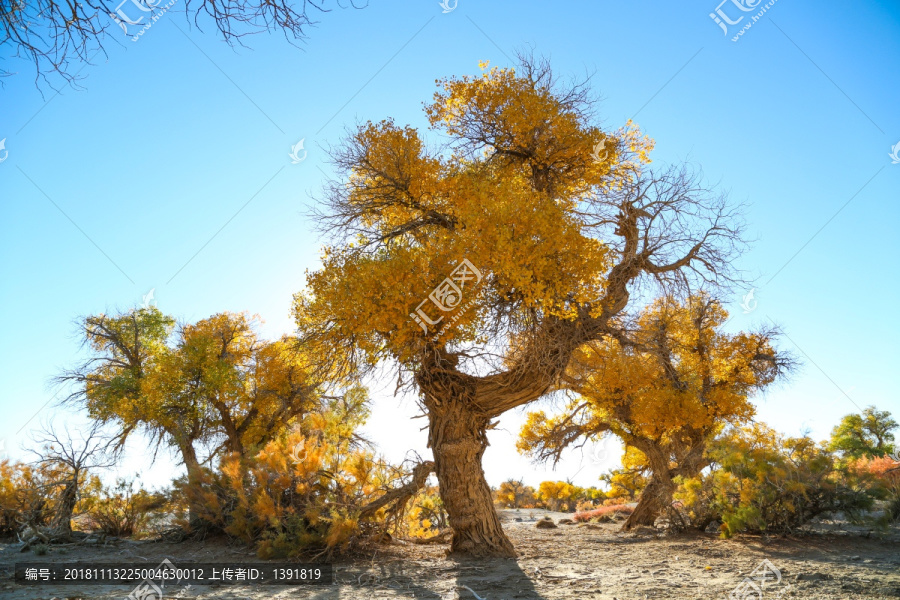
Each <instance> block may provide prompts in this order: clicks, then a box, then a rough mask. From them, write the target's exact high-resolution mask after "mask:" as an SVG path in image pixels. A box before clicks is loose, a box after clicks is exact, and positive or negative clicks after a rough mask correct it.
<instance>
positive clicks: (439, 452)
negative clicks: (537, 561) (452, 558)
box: [428, 399, 516, 557]
mask: <svg viewBox="0 0 900 600" xmlns="http://www.w3.org/2000/svg"><path fill="white" fill-rule="evenodd" d="M429 404H430V405H431V406H430V408H431V410H430V411H429V421H430V427H429V434H428V441H429V445H430V446H431V449H432V452H433V453H434V467H435V472H436V473H437V478H438V483H439V484H440V493H441V500H442V501H443V502H444V507H445V508H446V509H447V515H448V516H449V519H450V527H451V528H452V529H453V539H452V541H451V544H450V553H451V554H457V555H465V556H477V557H485V556H502V557H514V556H515V555H516V551H515V549H514V548H513V545H512V542H510V541H509V538H507V537H506V534H505V533H504V532H503V528H502V527H501V525H500V518H499V517H498V516H497V511H496V510H495V509H494V499H493V497H492V495H491V489H490V487H489V486H488V484H487V481H486V480H485V478H484V470H483V469H482V468H481V458H482V456H483V455H484V451H485V448H487V445H488V441H487V426H488V423H489V418H487V417H485V416H483V415H480V414H478V413H476V412H473V411H472V410H470V409H468V408H467V407H466V406H465V405H464V404H463V403H462V402H460V401H459V400H458V399H448V400H444V401H441V402H434V401H432V402H429Z"/></svg>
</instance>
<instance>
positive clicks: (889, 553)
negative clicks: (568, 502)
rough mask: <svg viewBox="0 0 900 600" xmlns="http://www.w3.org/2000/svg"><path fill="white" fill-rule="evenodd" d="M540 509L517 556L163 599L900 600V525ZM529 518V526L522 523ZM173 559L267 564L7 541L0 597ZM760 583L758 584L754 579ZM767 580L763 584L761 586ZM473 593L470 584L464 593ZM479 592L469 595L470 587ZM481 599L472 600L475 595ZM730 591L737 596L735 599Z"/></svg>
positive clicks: (366, 563)
mask: <svg viewBox="0 0 900 600" xmlns="http://www.w3.org/2000/svg"><path fill="white" fill-rule="evenodd" d="M547 514H549V515H550V516H551V517H553V518H554V519H556V520H558V519H559V518H563V517H566V516H569V515H564V514H559V513H547V512H546V511H541V510H534V511H530V510H522V511H513V510H507V511H501V516H502V518H503V521H504V526H505V528H506V531H507V533H508V534H509V536H510V538H511V539H512V541H513V543H514V544H515V547H516V549H517V550H518V552H519V558H518V559H516V560H511V559H506V560H484V561H475V560H471V561H455V560H449V559H447V558H446V557H445V556H444V554H445V551H446V546H440V545H427V546H423V545H412V544H408V543H404V542H398V541H393V542H391V543H389V544H384V545H381V546H379V547H378V550H377V551H376V552H375V553H374V554H373V555H372V556H369V557H366V558H357V559H354V560H344V561H341V562H337V563H335V583H334V584H333V585H330V586H321V587H312V586H303V587H300V586H296V587H287V586H247V587H235V586H226V585H222V586H203V587H193V588H191V589H188V590H184V589H183V588H182V587H181V586H177V587H168V588H166V592H167V595H166V596H165V597H166V598H172V597H174V598H182V599H195V598H199V599H203V600H206V599H213V598H215V599H223V600H224V599H229V600H237V599H252V600H263V599H266V600H268V599H279V600H287V599H294V598H297V599H300V598H303V599H309V600H331V599H343V600H374V599H377V598H425V599H432V600H457V599H459V600H476V596H475V595H474V594H477V595H478V597H480V598H482V599H487V600H511V599H524V600H540V599H546V600H612V599H618V600H631V599H644V598H652V599H655V598H660V599H667V600H668V599H682V598H683V599H688V598H719V599H723V598H733V599H735V600H738V599H740V600H775V599H777V598H804V599H807V598H809V599H821V598H840V599H848V600H850V599H853V600H857V599H863V598H865V599H874V598H900V528H894V529H893V530H892V531H890V532H889V533H887V534H882V535H875V534H871V535H869V536H868V537H866V531H865V530H859V529H855V530H850V528H848V527H845V526H841V525H840V524H830V525H829V524H825V525H821V526H819V527H818V528H817V529H818V531H817V532H815V533H812V534H808V535H803V536H796V537H789V538H780V537H772V538H764V537H749V536H745V537H741V538H739V539H732V540H720V539H718V538H717V537H716V536H715V535H705V534H704V535H701V534H693V535H678V536H661V535H659V534H658V533H657V532H656V531H655V530H643V531H639V532H637V533H634V534H621V533H618V527H619V526H618V525H617V524H612V523H611V524H603V525H581V526H579V525H560V526H559V527H558V528H556V529H538V528H536V527H535V522H536V521H537V520H538V519H540V518H542V517H543V516H545V515H547ZM517 519H521V520H517ZM164 558H169V559H170V560H172V561H173V562H175V563H176V564H177V562H178V560H179V559H180V560H190V561H195V562H214V561H221V560H228V561H232V562H238V561H241V562H261V561H260V560H259V559H257V558H256V556H255V555H254V554H253V553H252V552H251V551H249V550H247V549H246V548H243V547H240V546H232V545H228V544H227V543H225V542H221V541H216V542H206V543H182V544H173V543H166V542H143V543H135V542H121V541H118V542H114V543H110V544H108V545H107V546H106V547H100V548H63V549H57V550H53V551H52V552H51V553H50V554H48V555H45V556H34V555H33V554H31V553H20V552H19V546H18V545H14V544H10V545H0V598H3V599H9V600H26V599H27V600H36V599H41V600H50V599H52V598H57V599H59V600H62V599H76V598H91V599H97V600H100V599H103V600H112V599H123V598H125V597H126V596H127V595H128V594H129V593H130V591H131V589H133V586H127V587H118V588H116V587H105V586H96V585H95V586H90V587H85V586H78V587H75V586H58V585H57V586H48V587H25V586H21V585H17V584H15V583H14V582H13V581H12V577H13V565H14V564H15V563H16V562H17V561H18V562H25V561H59V562H71V561H95V562H96V561H104V562H139V563H147V565H148V566H155V565H157V564H159V562H160V561H161V560H162V559H164ZM763 559H767V560H769V561H770V562H771V563H772V564H773V565H774V566H775V567H776V568H777V569H778V570H779V571H780V582H778V583H775V576H774V575H772V574H770V575H769V584H768V586H767V587H764V588H763V590H762V595H759V594H758V593H757V592H755V591H752V588H746V589H743V590H742V589H740V588H739V586H740V585H741V583H742V581H744V579H745V578H746V577H748V576H749V575H751V572H753V571H754V570H755V569H756V568H757V566H758V565H759V564H760V563H761V562H762V561H763ZM757 581H758V580H757ZM757 585H758V583H757ZM466 588H469V589H466ZM470 590H471V591H470ZM473 592H474V594H473ZM732 594H733V595H732Z"/></svg>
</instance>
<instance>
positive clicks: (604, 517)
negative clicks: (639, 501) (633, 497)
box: [572, 504, 634, 523]
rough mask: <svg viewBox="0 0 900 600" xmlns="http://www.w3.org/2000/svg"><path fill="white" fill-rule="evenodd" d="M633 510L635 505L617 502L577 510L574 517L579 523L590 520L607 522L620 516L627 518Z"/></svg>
mask: <svg viewBox="0 0 900 600" xmlns="http://www.w3.org/2000/svg"><path fill="white" fill-rule="evenodd" d="M633 512H634V507H633V506H626V505H623V504H615V505H609V506H601V507H599V508H595V509H594V510H589V511H585V512H576V513H575V516H574V517H572V518H573V519H574V520H575V521H576V522H578V523H587V522H589V521H593V522H600V523H605V522H608V521H612V520H613V519H615V518H618V517H621V518H627V517H628V516H629V515H631V513H633Z"/></svg>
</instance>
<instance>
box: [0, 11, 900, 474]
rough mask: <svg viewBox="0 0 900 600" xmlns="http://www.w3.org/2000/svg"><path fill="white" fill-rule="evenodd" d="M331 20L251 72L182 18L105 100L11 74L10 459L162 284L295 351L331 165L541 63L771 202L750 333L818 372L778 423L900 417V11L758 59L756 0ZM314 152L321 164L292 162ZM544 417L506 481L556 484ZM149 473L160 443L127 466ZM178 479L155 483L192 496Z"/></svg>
mask: <svg viewBox="0 0 900 600" xmlns="http://www.w3.org/2000/svg"><path fill="white" fill-rule="evenodd" d="M751 3H752V2H751ZM327 4H328V5H331V6H335V10H334V11H333V12H331V13H329V14H327V15H323V16H322V18H321V23H320V25H319V26H318V27H316V28H314V29H310V30H309V35H310V38H309V40H308V41H307V42H306V43H305V44H304V45H303V48H302V49H297V48H295V47H292V46H291V45H289V44H288V43H286V42H285V41H284V39H283V37H281V36H280V35H278V34H276V35H265V34H264V35H258V36H255V37H253V38H251V39H250V40H248V43H249V44H250V46H251V48H252V49H236V50H235V49H231V48H229V47H228V46H227V45H225V44H224V43H222V42H221V41H220V40H219V39H218V38H216V36H215V35H213V33H212V31H211V28H209V27H207V28H206V33H201V32H200V31H197V30H196V29H191V28H190V26H189V25H188V23H187V22H186V21H185V19H184V15H183V14H179V13H177V12H175V11H176V10H177V9H178V8H179V7H181V6H183V3H182V2H180V1H179V2H178V3H176V5H175V8H173V10H172V11H170V12H169V13H168V14H166V15H164V16H163V17H162V18H161V19H160V20H159V21H158V22H157V23H156V24H154V25H153V27H152V28H151V29H150V30H148V31H147V32H146V33H145V34H144V35H143V37H141V38H140V40H139V41H138V42H136V43H133V42H131V41H130V40H129V39H128V38H125V37H124V36H121V37H117V39H119V40H121V46H118V45H116V44H107V46H108V49H109V57H108V59H105V58H104V57H103V55H100V56H99V57H97V59H96V61H95V63H96V64H94V65H91V66H86V67H85V68H84V70H83V71H81V75H82V76H84V77H85V79H84V80H83V81H82V85H83V86H84V88H85V90H84V91H74V90H72V89H71V88H65V89H63V91H62V93H61V94H59V95H55V93H54V92H53V91H52V90H47V89H44V96H43V97H42V96H41V94H40V93H39V92H38V90H37V89H36V88H35V86H34V81H33V74H32V73H31V72H30V71H29V68H30V66H29V65H28V64H27V63H24V62H20V63H16V62H13V61H11V60H10V61H6V63H5V64H6V65H7V68H10V67H13V66H15V67H17V68H19V70H20V71H21V73H20V74H19V75H17V76H15V77H12V78H8V79H6V80H5V87H4V88H3V89H2V90H0V139H2V138H6V143H5V146H6V151H8V155H6V154H5V153H4V152H3V151H0V159H3V157H4V156H6V159H5V160H4V161H3V162H2V163H0V228H2V229H0V256H2V263H0V265H2V266H0V307H2V313H3V317H4V327H3V333H2V337H0V409H2V414H3V419H2V421H0V438H3V439H5V443H6V447H7V449H8V451H9V453H10V454H11V455H12V456H14V457H15V456H21V455H22V454H21V451H20V450H19V449H18V446H19V445H20V444H22V443H23V442H26V441H27V436H28V433H29V430H30V429H32V428H33V427H35V426H37V425H39V423H40V421H41V420H42V419H46V418H48V417H50V416H52V411H51V409H50V408H44V409H43V410H42V411H40V413H39V414H37V416H35V414H36V413H38V412H39V409H40V408H41V407H42V406H43V405H44V404H45V403H46V402H48V400H50V399H51V396H50V392H51V390H49V389H48V380H49V378H50V377H52V376H53V375H54V374H56V373H57V372H58V371H59V370H60V369H61V368H63V367H65V366H67V365H71V364H73V362H74V361H76V360H77V359H78V358H79V357H81V356H83V355H80V354H79V348H78V341H77V339H76V338H75V328H74V326H73V322H74V319H75V318H76V317H77V316H78V315H84V314H90V313H96V312H100V311H108V310H113V309H115V308H126V307H129V306H132V305H135V304H136V303H139V302H140V301H141V296H142V295H143V294H145V293H147V292H148V291H149V290H150V289H151V288H155V290H156V292H155V295H156V298H157V300H158V305H159V307H160V309H162V310H163V311H166V312H168V313H170V314H173V315H175V316H177V317H178V318H180V319H183V320H188V321H191V320H196V319H200V318H204V317H206V316H209V315H210V314H213V313H215V312H218V311H223V310H230V311H241V310H249V311H250V312H253V313H258V314H259V315H260V316H261V317H262V318H263V319H264V320H265V326H264V333H265V334H267V335H271V336H274V335H277V334H280V333H282V332H286V331H289V330H290V329H291V328H292V321H291V319H290V313H289V309H290V301H291V295H292V294H293V293H294V292H296V291H297V290H299V289H301V287H302V286H303V282H304V279H303V274H304V271H305V270H306V269H308V268H315V266H316V264H317V262H318V248H319V245H320V240H319V239H318V238H317V236H316V234H315V232H313V231H312V228H311V227H310V223H309V222H308V221H307V220H306V219H305V218H304V216H303V215H304V213H305V211H306V209H307V207H308V206H309V204H310V202H311V199H310V198H311V196H310V194H311V192H315V191H316V190H317V189H319V187H320V185H321V182H322V181H323V179H324V177H325V173H328V172H329V167H328V165H327V164H326V163H325V162H324V157H323V152H322V148H323V147H325V146H327V145H328V144H329V143H334V142H336V141H337V140H338V139H339V138H340V136H341V133H342V131H343V130H344V128H345V127H347V126H348V125H353V124H354V123H355V122H356V121H358V120H366V119H373V120H378V119H382V118H385V117H388V116H390V117H394V118H395V119H396V120H397V122H399V123H410V124H412V125H415V126H420V127H422V126H424V124H425V120H424V118H423V114H422V112H421V105H422V102H423V101H427V100H429V99H430V98H431V95H432V93H433V91H434V80H435V79H437V78H439V77H443V76H447V75H462V74H467V73H476V72H477V71H478V68H477V63H478V61H479V60H490V61H491V62H492V64H496V65H501V66H505V65H511V64H512V63H511V61H510V56H512V55H513V52H514V50H515V49H516V48H522V47H524V46H526V45H530V46H532V47H533V48H534V49H535V51H536V52H537V53H540V54H544V55H546V56H548V57H550V58H551V59H552V61H553V66H554V68H555V69H556V70H557V72H559V73H560V74H570V73H571V74H573V75H579V74H583V73H584V72H585V71H590V72H593V73H594V78H593V83H594V86H595V89H596V90H597V91H599V92H600V93H601V94H602V96H603V98H604V100H603V102H602V105H601V106H600V112H601V114H602V116H603V119H604V125H605V126H607V127H609V128H617V127H619V126H621V125H622V124H623V123H624V122H625V121H626V120H627V119H628V118H631V117H634V119H635V121H636V122H637V123H638V124H639V125H640V126H641V127H642V128H643V129H644V131H645V132H646V133H647V134H649V135H650V136H652V137H653V138H655V139H656V142H657V149H656V151H655V153H654V158H655V159H656V160H658V161H661V162H670V161H679V160H685V159H687V160H690V161H692V162H694V163H696V164H699V165H702V166H703V168H704V170H705V173H706V175H707V176H708V178H709V179H710V180H712V181H714V182H719V184H720V186H721V187H722V188H724V189H726V190H728V191H729V192H730V194H731V196H732V198H733V199H734V200H736V201H746V202H748V203H749V205H750V210H749V213H748V221H749V224H750V232H751V234H752V235H753V237H755V239H756V242H755V244H754V246H753V249H752V251H750V252H749V253H747V254H746V255H745V256H743V257H742V259H741V266H742V267H744V268H746V269H748V270H750V271H751V272H753V273H756V274H758V275H759V279H758V284H757V285H756V291H755V298H756V299H757V300H758V308H757V309H756V310H755V311H753V312H752V313H749V314H744V313H743V311H742V310H741V308H740V307H739V305H738V303H739V302H740V296H736V297H735V298H733V299H732V300H733V303H732V305H731V308H732V309H733V313H734V315H735V316H734V319H733V320H732V321H731V323H730V324H729V327H734V328H745V327H751V326H752V325H753V324H754V323H758V322H762V321H766V320H767V319H772V320H774V321H775V322H777V323H779V324H781V325H782V326H783V327H784V328H785V330H786V332H787V334H788V335H789V336H790V339H785V340H784V344H785V346H786V347H787V348H791V349H793V350H795V351H796V352H797V353H798V355H800V357H801V358H802V359H803V362H804V366H803V369H802V370H801V371H800V372H799V373H798V374H797V375H796V376H795V377H794V378H793V380H792V381H791V382H790V383H789V384H788V385H784V386H781V387H780V388H778V389H777V390H774V391H772V392H770V393H769V394H768V395H767V396H765V397H763V398H760V399H758V406H759V418H760V419H762V420H764V421H766V422H768V423H770V424H771V425H773V426H775V427H776V428H778V429H780V430H782V431H784V432H787V433H791V434H797V433H799V432H800V431H801V430H802V429H806V428H808V429H810V430H811V432H812V434H813V435H814V436H815V437H817V438H823V437H825V436H827V434H828V432H829V431H830V428H831V427H832V426H833V425H834V424H835V423H836V422H837V421H838V420H839V419H840V417H841V416H842V415H844V414H847V413H849V412H853V411H856V410H857V406H855V405H858V406H859V407H864V406H866V405H869V404H875V405H877V406H878V407H879V408H882V409H887V410H890V411H891V412H892V413H894V414H895V416H900V400H898V395H897V391H896V384H895V373H896V368H897V364H898V354H900V351H898V345H897V342H896V340H897V339H898V337H900V335H898V334H900V331H898V317H897V309H896V303H897V297H898V292H900V289H898V284H897V264H898V262H900V261H898V259H900V256H898V255H900V248H898V236H897V222H898V217H900V210H898V202H897V200H898V184H900V164H892V163H891V159H890V158H889V156H888V154H889V152H890V151H891V147H892V146H893V145H894V144H897V143H898V142H900V110H898V107H900V81H898V78H897V73H898V72H900V4H897V3H887V2H855V3H829V4H828V5H823V3H821V2H813V1H812V0H779V1H778V2H776V3H775V4H774V5H773V6H772V7H771V8H770V9H769V10H768V11H767V12H766V13H765V14H764V15H763V16H762V17H761V18H760V19H759V21H758V22H757V23H756V24H755V25H754V26H753V27H752V28H751V29H749V30H748V31H747V32H746V33H745V34H744V35H743V36H742V37H741V38H739V41H738V42H732V41H731V36H732V35H733V34H735V33H736V32H737V30H738V29H739V28H740V26H741V25H743V24H744V23H746V22H747V21H748V20H749V18H750V17H749V15H753V14H755V12H748V13H742V12H741V11H739V10H737V8H736V7H735V5H734V4H733V3H732V2H731V1H730V0H729V2H727V4H723V5H722V6H721V10H722V11H723V12H724V13H725V14H726V15H728V16H729V18H730V19H732V20H734V19H736V18H737V16H739V15H741V14H746V15H748V16H747V17H745V19H744V21H743V22H742V23H740V24H739V25H736V26H732V27H731V31H730V33H729V35H728V36H725V35H723V32H722V30H721V29H720V28H719V27H718V26H717V25H716V24H715V23H714V22H713V20H712V19H711V18H710V17H709V13H711V12H713V11H714V10H715V9H716V1H715V0H712V1H706V0H690V1H688V2H679V3H674V2H640V3H638V2H628V3H624V2H611V1H602V2H597V1H594V2H569V3H564V4H560V5H552V4H547V3H545V2H540V3H539V2H516V3H512V2H505V3H501V2H488V1H479V2H477V3H476V2H474V1H473V0H459V3H458V5H457V8H456V9H455V10H453V11H452V12H449V13H446V14H444V13H442V11H441V7H440V6H439V4H438V2H437V0H428V1H422V2H415V3H412V2H401V1H399V0H397V1H391V2H379V1H377V0H373V1H372V2H371V3H370V5H369V6H368V7H367V8H365V9H363V10H353V9H340V8H337V7H336V5H335V3H334V2H328V3H327ZM760 6H762V4H761V5H760ZM137 29H138V28H137V27H135V26H132V30H133V31H135V30H137ZM114 33H118V32H114ZM0 50H2V53H0V55H2V56H3V57H4V58H6V57H8V56H9V55H10V48H3V49H0ZM301 138H303V139H305V148H306V150H307V151H308V156H307V158H306V160H304V161H303V162H301V163H300V164H291V161H290V158H289V157H288V153H289V152H290V149H291V146H292V145H294V144H296V143H297V142H298V141H299V140H300V139H301ZM390 383H391V382H385V383H384V384H383V387H381V388H379V389H378V393H377V396H378V399H377V401H376V416H375V418H373V420H372V422H371V423H370V425H369V431H370V435H371V437H373V438H374V439H376V440H377V441H379V443H380V444H381V447H382V449H383V450H384V451H385V452H386V453H387V454H388V455H389V456H391V457H394V458H396V457H398V456H401V455H402V453H403V451H405V450H406V449H408V448H416V449H419V450H420V451H422V452H427V451H426V450H424V446H425V432H424V431H420V430H419V427H421V425H422V421H421V420H416V421H410V420H409V419H408V416H410V415H411V414H414V413H415V407H414V403H413V402H412V400H411V399H408V398H407V399H398V398H393V397H392V396H390V393H389V390H391V389H392V386H391V385H390ZM854 403H855V405H854ZM521 418H522V417H521V415H520V414H513V415H509V416H508V417H507V418H505V419H504V421H503V423H502V427H503V429H501V430H499V431H496V432H494V433H493V434H492V438H491V440H492V447H491V448H490V449H489V450H488V453H487V456H486V470H487V474H488V479H489V481H490V482H491V483H492V484H494V485H496V484H497V483H499V481H501V480H502V479H505V478H506V477H508V476H524V477H525V478H526V479H527V480H529V481H531V482H536V481H540V480H541V479H543V478H545V477H548V476H556V475H551V474H548V473H544V472H542V471H540V470H536V469H534V468H533V467H532V466H531V465H529V464H528V462H527V461H525V460H524V459H522V458H520V457H518V456H517V455H516V453H515V451H514V449H513V436H514V434H515V433H516V431H517V429H518V423H519V422H520V421H521ZM57 421H59V422H60V423H62V422H63V421H67V422H68V423H71V424H73V426H75V425H74V424H75V423H77V422H78V419H77V417H74V416H70V415H66V416H63V415H58V416H57ZM145 459H146V456H145V454H144V453H142V451H141V449H140V448H137V447H135V448H133V452H132V459H131V461H130V462H129V463H128V464H127V465H126V468H128V469H131V470H132V471H133V470H134V469H136V468H137V467H138V466H139V463H140V462H141V461H143V460H145ZM161 460H163V463H162V464H161V466H158V467H157V469H156V473H157V474H156V476H153V477H150V480H153V481H159V480H160V477H162V478H163V479H164V478H165V477H168V476H169V475H170V469H169V464H168V460H169V459H168V458H165V457H163V458H162V459H161ZM612 462H615V457H614V456H613V458H611V459H610V460H609V463H610V464H611V463H612ZM599 470H600V469H599V467H598V466H597V465H594V464H588V463H587V462H585V463H584V464H581V463H580V459H579V457H578V456H577V455H576V456H573V457H571V460H569V461H567V462H566V463H565V464H564V465H562V466H561V467H560V469H559V471H558V473H557V475H558V476H559V477H571V476H575V480H576V481H579V482H581V483H593V482H594V481H595V477H596V474H597V473H598V472H599ZM576 473H578V474H577V476H576V475H575V474H576Z"/></svg>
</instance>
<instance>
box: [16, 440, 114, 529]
mask: <svg viewBox="0 0 900 600" xmlns="http://www.w3.org/2000/svg"><path fill="white" fill-rule="evenodd" d="M78 438H79V439H76V438H75V437H73V436H72V434H71V432H67V433H66V434H64V435H60V434H58V433H57V432H56V430H55V429H54V427H53V426H52V425H49V424H48V425H45V426H44V427H43V429H42V430H41V431H40V432H39V433H37V434H36V435H35V438H34V440H35V442H36V443H37V444H38V445H39V446H40V448H39V449H38V450H31V452H32V453H34V454H35V455H36V456H37V460H35V461H34V465H35V467H36V468H37V469H39V470H40V471H41V472H42V473H43V475H44V477H43V478H42V479H43V481H41V482H40V485H41V487H42V488H43V489H44V493H45V494H46V493H48V491H49V490H52V495H53V512H52V516H51V517H50V522H49V523H48V524H47V525H46V526H43V527H42V526H41V525H40V523H38V522H35V521H28V522H26V523H25V525H26V527H27V529H28V532H29V536H28V537H26V544H28V543H32V542H34V541H36V540H37V539H40V540H42V541H45V542H50V541H68V540H69V539H70V538H71V537H72V515H73V514H74V512H75V507H76V505H77V504H78V501H79V499H80V498H81V493H82V490H83V488H84V487H85V485H86V484H87V483H88V473H89V471H91V470H96V469H105V468H109V467H111V466H113V465H114V464H115V462H114V461H113V460H112V459H111V458H110V456H109V452H108V449H109V445H110V441H111V440H110V439H109V437H107V436H105V435H103V434H102V433H101V432H100V429H99V427H98V426H96V425H95V426H94V427H92V428H91V429H89V430H88V431H87V432H86V433H85V434H83V435H81V436H78Z"/></svg>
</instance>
